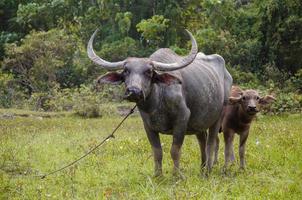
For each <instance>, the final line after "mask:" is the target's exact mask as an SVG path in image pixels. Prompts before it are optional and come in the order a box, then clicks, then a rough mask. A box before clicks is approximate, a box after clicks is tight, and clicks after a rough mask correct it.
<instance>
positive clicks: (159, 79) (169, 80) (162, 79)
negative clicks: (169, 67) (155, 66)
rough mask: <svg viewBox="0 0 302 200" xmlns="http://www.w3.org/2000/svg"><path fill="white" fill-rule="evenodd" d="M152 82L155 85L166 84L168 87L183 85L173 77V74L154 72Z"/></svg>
mask: <svg viewBox="0 0 302 200" xmlns="http://www.w3.org/2000/svg"><path fill="white" fill-rule="evenodd" d="M152 81H153V82H154V83H164V84H167V85H172V84H181V80H180V79H179V78H178V77H176V76H174V75H172V74H169V73H161V74H159V73H157V72H154V75H153V77H152Z"/></svg>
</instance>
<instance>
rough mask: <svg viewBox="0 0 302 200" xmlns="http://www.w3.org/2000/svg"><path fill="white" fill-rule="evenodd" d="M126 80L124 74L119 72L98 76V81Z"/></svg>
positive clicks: (119, 81) (114, 83) (115, 82)
mask: <svg viewBox="0 0 302 200" xmlns="http://www.w3.org/2000/svg"><path fill="white" fill-rule="evenodd" d="M123 81H124V78H123V75H122V74H121V73H118V72H110V73H107V74H105V75H103V76H100V77H98V78H97V80H96V82H97V83H99V84H100V83H109V84H113V85H118V84H121V83H122V82H123Z"/></svg>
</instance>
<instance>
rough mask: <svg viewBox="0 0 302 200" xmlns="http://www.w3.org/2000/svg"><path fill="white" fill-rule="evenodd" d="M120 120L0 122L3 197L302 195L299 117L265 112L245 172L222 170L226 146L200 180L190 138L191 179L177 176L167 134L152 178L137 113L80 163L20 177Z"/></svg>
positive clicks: (78, 150)
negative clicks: (43, 176) (157, 171)
mask: <svg viewBox="0 0 302 200" xmlns="http://www.w3.org/2000/svg"><path fill="white" fill-rule="evenodd" d="M2 112H3V110H2ZM120 120H121V117H117V116H116V117H112V118H110V117H104V118H101V119H81V118H78V117H74V116H72V115H62V116H58V117H50V118H44V117H40V116H39V115H34V114H31V115H30V116H28V117H20V116H16V117H14V118H10V117H8V118H4V119H1V120H0V198H1V199H205V198H210V199H302V181H301V180H302V157H301V154H302V137H301V131H302V115H288V116H260V117H259V118H258V120H257V121H256V122H255V123H254V124H253V126H252V130H251V135H250V138H249V139H248V146H247V169H246V171H240V170H239V169H238V163H236V164H235V165H234V166H233V167H232V169H231V171H230V173H229V174H228V175H225V174H223V173H222V163H223V145H221V148H220V152H219V164H218V165H216V166H215V167H214V170H213V173H212V174H211V176H210V177H209V178H204V177H202V176H201V175H200V171H199V165H200V158H199V155H200V154H199V147H198V144H197V141H196V139H195V137H194V136H187V137H186V139H185V143H184V146H183V152H182V158H181V165H182V169H183V173H184V174H185V176H186V179H185V180H180V179H177V178H175V177H173V176H172V161H171V158H170V155H169V148H170V144H171V137H170V136H164V135H162V136H161V138H162V144H163V148H164V161H163V169H164V177H161V178H153V177H152V175H153V159H152V157H151V148H150V146H149V143H148V141H147V138H146V136H145V133H144V130H143V126H142V122H141V119H140V118H139V117H138V116H134V117H131V118H130V119H129V120H127V121H126V122H125V124H124V125H123V126H122V127H121V129H120V130H119V131H118V132H117V134H116V138H115V139H111V140H110V141H108V142H107V143H106V144H105V146H103V147H102V148H100V149H99V150H98V151H97V152H95V153H93V154H92V155H90V156H89V157H87V158H86V159H85V160H83V161H81V162H80V163H79V164H77V165H75V166H73V167H71V168H68V169H66V170H65V171H62V172H60V173H57V174H55V175H52V176H49V177H47V178H46V179H43V180H40V179H37V178H31V177H26V176H25V177H22V176H18V175H19V174H23V175H30V174H41V173H44V172H49V171H51V170H54V169H56V168H58V167H61V166H62V165H65V164H66V163H68V162H70V161H72V160H74V159H76V158H77V157H78V156H80V155H82V154H83V153H85V152H86V151H87V150H88V149H90V148H92V147H93V146H94V145H96V144H97V143H98V142H99V141H100V140H101V139H102V138H103V137H105V136H107V135H108V134H109V133H110V132H111V131H112V130H113V128H114V127H115V126H116V124H117V123H118V122H119V121H120ZM220 137H221V136H220ZM237 138H238V137H237ZM221 139H222V137H221ZM236 141H237V140H236ZM237 145H238V143H236V155H237V152H238V150H237ZM237 157H238V156H237Z"/></svg>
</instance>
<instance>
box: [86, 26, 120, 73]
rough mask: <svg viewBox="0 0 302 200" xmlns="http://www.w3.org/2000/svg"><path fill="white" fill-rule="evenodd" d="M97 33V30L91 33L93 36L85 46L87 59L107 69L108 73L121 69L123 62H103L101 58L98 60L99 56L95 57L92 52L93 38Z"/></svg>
mask: <svg viewBox="0 0 302 200" xmlns="http://www.w3.org/2000/svg"><path fill="white" fill-rule="evenodd" d="M97 32H98V29H97V30H95V32H94V33H93V35H92V36H91V38H90V40H89V42H88V45H87V54H88V57H89V58H90V59H91V60H92V61H93V62H94V63H95V64H97V65H99V66H101V67H103V68H105V69H107V70H108V71H115V70H119V69H123V65H124V63H125V61H119V62H108V61H106V60H103V59H102V58H100V57H99V56H97V55H96V54H95V52H94V50H93V40H94V37H95V35H96V33H97Z"/></svg>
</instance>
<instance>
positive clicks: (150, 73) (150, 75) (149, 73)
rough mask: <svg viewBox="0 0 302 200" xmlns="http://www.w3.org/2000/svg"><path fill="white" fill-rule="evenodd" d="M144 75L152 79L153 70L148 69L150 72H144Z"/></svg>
mask: <svg viewBox="0 0 302 200" xmlns="http://www.w3.org/2000/svg"><path fill="white" fill-rule="evenodd" d="M144 74H145V75H146V76H148V77H150V78H151V77H152V70H151V69H148V70H146V71H145V72H144Z"/></svg>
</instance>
